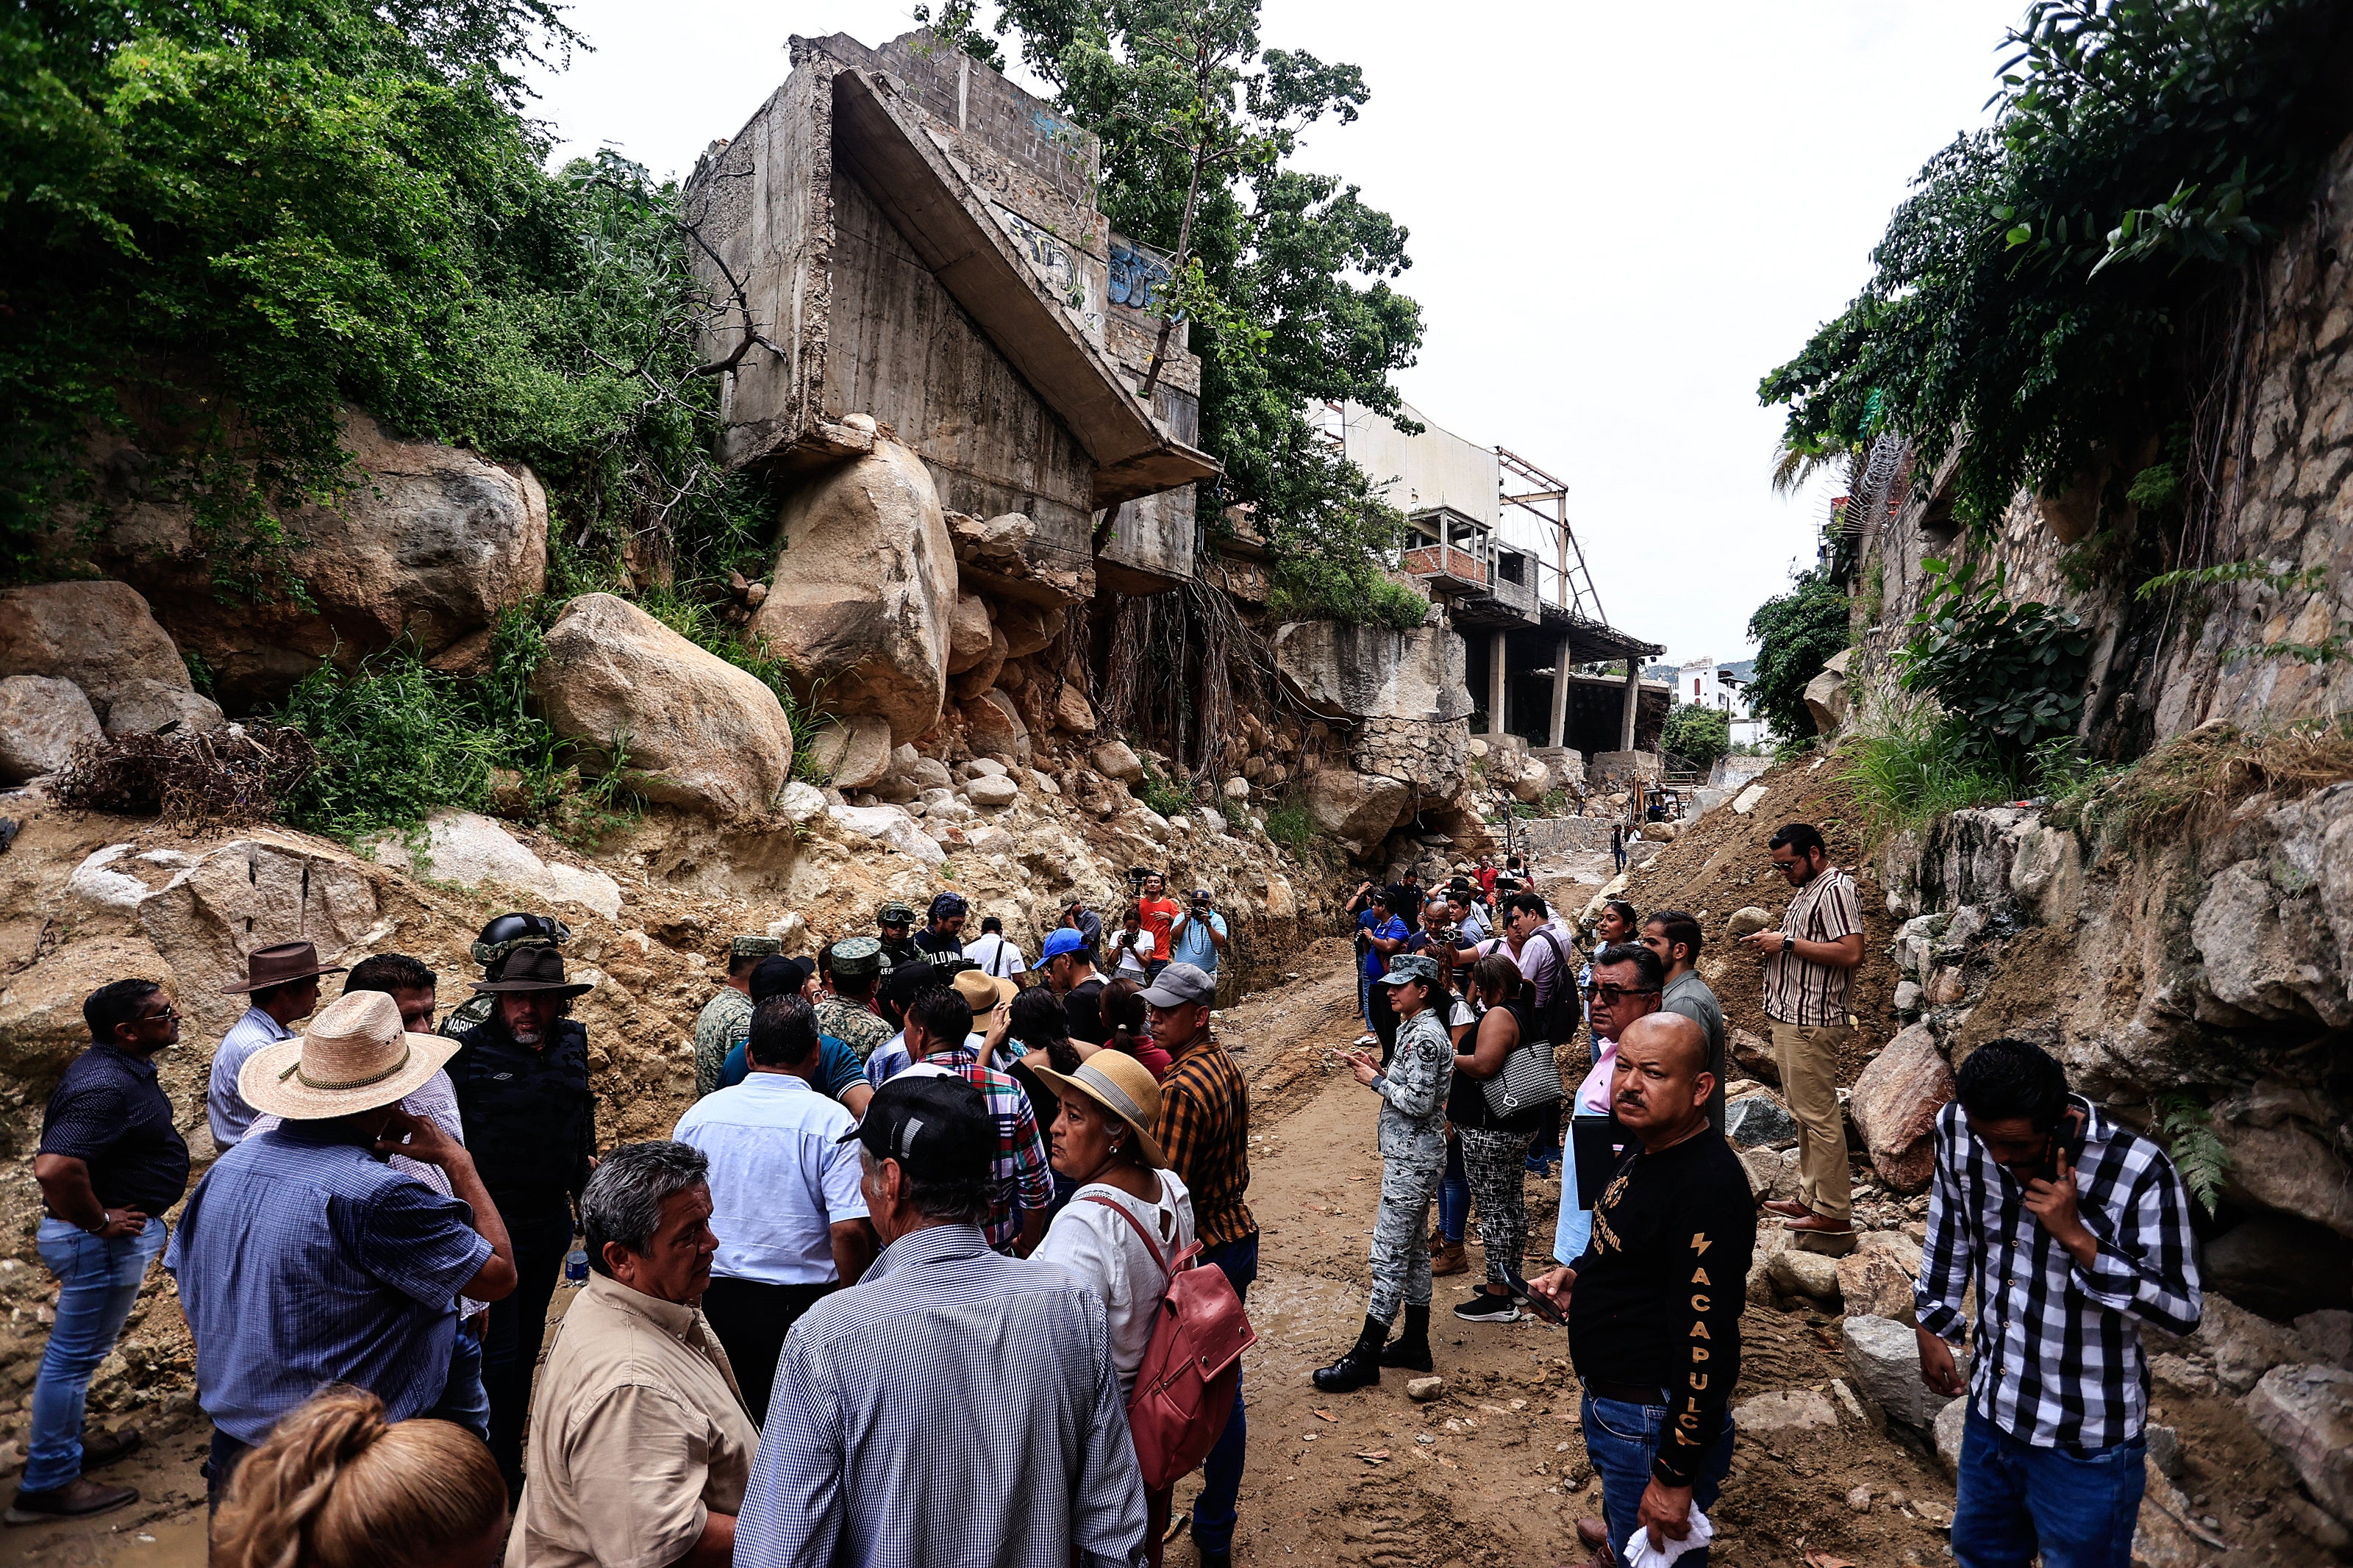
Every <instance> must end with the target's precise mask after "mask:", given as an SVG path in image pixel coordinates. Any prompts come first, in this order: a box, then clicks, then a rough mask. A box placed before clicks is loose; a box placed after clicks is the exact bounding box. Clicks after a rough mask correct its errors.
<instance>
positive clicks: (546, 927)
mask: <svg viewBox="0 0 2353 1568" xmlns="http://www.w3.org/2000/svg"><path fill="white" fill-rule="evenodd" d="M571 940H572V928H571V927H570V926H567V925H565V923H564V922H563V921H560V920H557V919H556V918H555V917H554V915H522V914H514V915H501V916H500V917H499V918H498V919H496V920H494V921H491V923H490V924H488V925H486V926H484V927H483V928H482V931H481V934H480V935H479V936H477V937H476V938H475V939H474V962H475V963H479V964H480V965H481V966H482V967H483V968H484V969H488V968H490V967H491V965H492V964H494V963H498V961H499V960H501V958H504V957H505V956H506V955H507V954H508V953H510V952H513V951H514V950H515V949H516V948H519V947H562V946H563V945H564V944H565V942H570V941H571Z"/></svg>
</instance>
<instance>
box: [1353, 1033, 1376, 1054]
mask: <svg viewBox="0 0 2353 1568" xmlns="http://www.w3.org/2000/svg"><path fill="white" fill-rule="evenodd" d="M1380 1043H1381V1037H1379V1036H1378V1035H1358V1036H1357V1037H1356V1048H1357V1049H1358V1050H1360V1051H1361V1050H1366V1049H1368V1048H1370V1047H1374V1046H1377V1045H1379V1044H1380Z"/></svg>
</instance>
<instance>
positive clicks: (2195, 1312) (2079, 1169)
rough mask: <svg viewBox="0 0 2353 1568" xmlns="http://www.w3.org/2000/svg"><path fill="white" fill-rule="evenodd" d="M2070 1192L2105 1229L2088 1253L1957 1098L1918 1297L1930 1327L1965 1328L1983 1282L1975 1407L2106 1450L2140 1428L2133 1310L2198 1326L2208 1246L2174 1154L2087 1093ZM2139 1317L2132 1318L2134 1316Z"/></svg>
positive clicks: (2037, 1440)
mask: <svg viewBox="0 0 2353 1568" xmlns="http://www.w3.org/2000/svg"><path fill="white" fill-rule="evenodd" d="M2073 1103H2074V1104H2075V1105H2076V1106H2077V1107H2079V1108H2080V1109H2082V1110H2084V1111H2086V1112H2087V1113H2088V1115H2087V1120H2086V1121H2085V1134H2086V1135H2085V1138H2084V1153H2083V1157H2082V1159H2080V1160H2078V1161H2077V1162H2076V1163H2075V1187H2076V1207H2077V1212H2078V1213H2079V1214H2080V1215H2081V1216H2082V1218H2083V1221H2084V1227H2085V1228H2086V1229H2088V1230H2090V1231H2091V1233H2092V1235H2093V1236H2094V1237H2095V1238H2097V1240H2098V1242H2099V1252H2098V1254H2097V1256H2095V1257H2094V1258H2093V1260H2092V1265H2091V1267H2090V1268H2084V1267H2083V1266H2081V1265H2079V1264H2078V1263H2076V1261H2075V1259H2074V1258H2073V1256H2072V1255H2070V1254H2069V1252H2068V1251H2067V1249H2066V1248H2065V1247H2062V1246H2060V1245H2059V1243H2058V1242H2057V1241H2055V1240H2054V1239H2052V1236H2051V1233H2050V1232H2049V1231H2047V1230H2045V1229H2043V1228H2042V1225H2041V1223H2040V1222H2039V1221H2037V1220H2036V1219H2035V1217H2034V1215H2032V1214H2031V1213H2029V1212H2028V1210H2027V1208H2026V1205H2025V1203H2024V1202H2023V1201H2022V1200H2023V1195H2024V1189H2023V1188H2022V1187H2021V1186H2020V1184H2019V1183H2018V1180H2017V1178H2016V1177H2014V1176H2012V1175H2011V1174H2010V1172H2009V1171H2008V1170H2007V1169H2005V1168H2004V1167H2003V1166H2001V1165H2000V1164H1999V1163H1996V1162H1995V1160H1994V1158H1993V1156H1992V1155H1991V1154H1989V1153H1988V1152H1986V1147H1985V1145H1984V1144H1983V1143H1980V1142H1978V1139H1977V1137H1976V1135H1975V1134H1974V1133H1972V1132H1970V1131H1969V1128H1968V1121H1965V1120H1964V1119H1963V1117H1962V1114H1961V1108H1960V1106H1959V1105H1957V1104H1953V1105H1947V1107H1945V1109H1944V1110H1942V1111H1940V1112H1938V1113H1937V1117H1936V1180H1935V1182H1934V1184H1932V1185H1931V1186H1930V1188H1929V1196H1928V1238H1927V1243H1926V1247H1925V1248H1924V1249H1923V1250H1922V1252H1921V1255H1920V1279H1919V1280H1918V1282H1917V1283H1916V1284H1915V1285H1914V1287H1913V1290H1912V1294H1913V1300H1914V1301H1915V1303H1916V1305H1917V1308H1918V1317H1919V1320H1920V1326H1921V1327H1922V1328H1925V1329H1926V1330H1928V1331H1930V1332H1931V1333H1936V1334H1941V1335H1943V1336H1944V1337H1945V1338H1946V1339H1947V1340H1952V1341H1956V1342H1957V1341H1958V1340H1959V1338H1960V1330H1961V1299H1962V1295H1963V1292H1964V1291H1965V1290H1966V1289H1968V1287H1969V1286H1971V1285H1975V1286H1976V1287H1977V1292H1978V1321H1977V1330H1976V1332H1975V1334H1974V1335H1973V1336H1972V1347H1973V1354H1974V1357H1975V1360H1974V1363H1973V1364H1972V1365H1971V1366H1970V1368H1969V1407H1970V1408H1971V1409H1973V1410H1975V1411H1976V1412H1977V1413H1978V1415H1983V1416H1985V1417H1986V1418H1987V1419H1988V1420H1989V1421H1991V1422H1993V1424H1994V1425H1995V1426H2000V1428H2001V1429H2002V1430H2003V1431H2005V1432H2008V1433H2010V1435H2011V1436H2014V1437H2017V1438H2018V1439H2019V1440H2020V1441H2021V1442H2025V1443H2030V1444H2032V1445H2033V1446H2034V1447H2041V1448H2048V1447H2057V1446H2060V1445H2062V1444H2064V1445H2068V1446H2070V1447H2078V1448H2084V1449H2098V1448H2105V1447H2112V1446H2113V1445H2115V1444H2117V1443H2123V1442H2129V1441H2130V1440H2131V1439H2133V1438H2135V1437H2137V1436H2140V1433H2141V1426H2142V1423H2143V1421H2144V1420H2145V1419H2146V1417H2147V1410H2148V1368H2147V1363H2145V1362H2144V1360H2143V1359H2142V1355H2141V1348H2140V1329H2139V1326H2138V1323H2139V1322H2148V1323H2153V1324H2155V1325H2156V1326H2157V1327H2158V1328H2160V1329H2164V1330H2167V1331H2169V1332H2172V1333H2177V1334H2187V1333H2189V1332H2190V1331H2193V1330H2194V1329H2196V1328H2197V1327H2198V1319H2199V1314H2200V1310H2201V1306H2200V1295H2199V1289H2198V1254H2197V1248H2196V1244H2195V1242H2194V1241H2193V1240H2192V1238H2191V1237H2190V1234H2189V1204H2188V1202H2187V1201H2186V1198H2185V1194H2183V1192H2182V1187H2181V1178H2180V1177H2179V1175H2178V1174H2176V1173H2175V1172H2174V1169H2173V1162H2172V1161H2170V1160H2168V1159H2167V1158H2166V1156H2165V1152H2164V1151H2163V1150H2162V1149H2159V1148H2158V1146H2157V1145H2156V1144H2155V1143H2153V1142H2150V1141H2149V1140H2147V1139H2146V1138H2143V1137H2141V1136H2140V1135H2139V1134H2137V1133H2136V1132H2133V1131H2129V1130H2128V1129H2126V1128H2123V1127H2119V1126H2117V1125H2116V1123H2115V1122H2113V1121H2109V1120H2108V1119H2107V1118H2106V1117H2105V1116H2103V1115H2102V1114H2101V1113H2100V1112H2099V1110H2097V1109H2096V1108H2094V1107H2093V1106H2091V1105H2090V1104H2089V1103H2087V1102H2086V1101H2084V1100H2074V1101H2073ZM2136 1320H2138V1321H2136Z"/></svg>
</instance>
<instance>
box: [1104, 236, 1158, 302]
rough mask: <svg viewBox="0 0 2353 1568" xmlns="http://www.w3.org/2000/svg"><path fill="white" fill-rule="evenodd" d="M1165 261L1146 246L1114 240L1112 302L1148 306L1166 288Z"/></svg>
mask: <svg viewBox="0 0 2353 1568" xmlns="http://www.w3.org/2000/svg"><path fill="white" fill-rule="evenodd" d="M1170 276H1171V274H1170V272H1169V268H1168V263H1167V262H1166V261H1164V260H1162V259H1161V258H1159V257H1157V256H1155V255H1153V254H1152V253H1151V252H1150V251H1148V250H1141V249H1138V248H1136V247H1133V246H1126V245H1120V244H1116V243H1114V244H1113V246H1112V247H1111V302H1112V303H1113V304H1114V305H1125V306H1127V307H1128V308H1129V309H1131V310H1150V309H1151V308H1152V306H1153V304H1154V303H1155V300H1156V299H1157V297H1158V296H1160V295H1163V294H1166V292H1167V290H1168V279H1169V278H1170Z"/></svg>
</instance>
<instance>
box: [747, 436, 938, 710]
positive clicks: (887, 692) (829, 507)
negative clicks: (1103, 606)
mask: <svg viewBox="0 0 2353 1568" xmlns="http://www.w3.org/2000/svg"><path fill="white" fill-rule="evenodd" d="M778 524H779V534H780V536H781V538H782V541H783V546H784V548H783V552H782V553H780V554H779V555H778V556H777V557H776V582H775V584H774V586H772V587H771V588H770V589H769V590H768V596H767V598H766V599H765V600H764V601H762V603H761V605H760V608H759V610H758V611H757V612H756V613H755V614H754V616H753V617H752V624H751V627H750V635H751V636H752V637H759V638H765V639H766V640H767V641H768V643H769V644H770V645H771V646H772V647H774V649H775V650H776V653H778V654H779V655H781V656H782V657H784V658H787V659H790V660H791V661H792V665H793V669H794V674H795V679H797V680H800V681H804V682H807V686H808V688H809V689H811V690H813V691H814V690H822V691H823V693H824V695H825V701H826V706H827V707H828V708H829V709H831V710H833V711H835V712H837V713H873V714H879V715H881V717H882V718H885V719H888V720H889V721H891V733H892V741H893V742H894V743H900V744H903V743H905V742H911V741H913V740H914V739H915V738H916V737H917V736H918V735H921V734H922V733H923V731H926V730H929V729H930V728H931V727H932V726H933V725H934V723H936V722H937V721H938V720H939V716H940V707H941V704H942V703H943V702H944V700H945V699H946V696H947V689H948V653H949V649H950V647H951V626H950V624H949V623H950V619H951V617H952V616H953V613H954V611H955V603H956V563H955V551H954V547H953V546H952V544H951V543H950V542H949V539H948V530H947V523H946V521H944V519H943V517H942V515H941V511H940V497H939V492H938V491H937V490H936V489H934V488H933V485H932V476H931V473H930V471H929V470H928V469H926V468H924V467H923V459H922V458H918V457H916V456H915V454H914V453H913V452H911V451H909V450H908V449H907V448H906V447H902V446H900V445H898V444H897V443H896V442H892V441H877V442H876V443H875V444H874V450H873V452H872V453H871V454H870V455H868V456H866V457H863V458H856V459H854V460H853V461H851V462H849V463H847V464H845V465H843V466H842V467H841V468H836V469H833V470H831V471H830V472H828V473H827V474H825V475H823V476H822V477H820V478H818V479H814V480H812V481H810V482H809V483H807V484H806V485H804V486H802V487H801V488H800V489H797V490H796V491H795V492H794V493H793V495H792V497H791V498H790V499H789V500H786V502H785V506H784V510H783V512H782V513H781V514H780V516H779V518H778Z"/></svg>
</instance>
